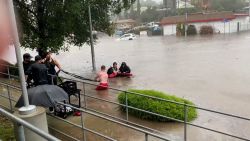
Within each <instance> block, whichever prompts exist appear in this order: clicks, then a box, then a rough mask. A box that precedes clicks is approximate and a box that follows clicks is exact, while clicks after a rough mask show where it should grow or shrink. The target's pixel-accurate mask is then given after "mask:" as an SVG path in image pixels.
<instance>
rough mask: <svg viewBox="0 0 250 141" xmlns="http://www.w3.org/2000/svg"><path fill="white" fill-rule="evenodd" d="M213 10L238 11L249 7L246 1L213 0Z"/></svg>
mask: <svg viewBox="0 0 250 141" xmlns="http://www.w3.org/2000/svg"><path fill="white" fill-rule="evenodd" d="M211 4H212V5H211V8H212V9H214V10H219V11H237V10H241V9H242V8H243V7H245V6H247V3H246V1H245V0H213V1H212V3H211Z"/></svg>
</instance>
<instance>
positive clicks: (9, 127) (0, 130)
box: [0, 115, 15, 141]
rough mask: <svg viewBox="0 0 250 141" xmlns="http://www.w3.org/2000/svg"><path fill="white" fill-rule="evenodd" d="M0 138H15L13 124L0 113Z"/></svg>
mask: <svg viewBox="0 0 250 141" xmlns="http://www.w3.org/2000/svg"><path fill="white" fill-rule="evenodd" d="M0 123H1V124H0V140H3V141H14V140H15V136H14V127H13V124H12V123H11V122H10V121H9V120H7V119H5V118H3V117H1V115H0Z"/></svg>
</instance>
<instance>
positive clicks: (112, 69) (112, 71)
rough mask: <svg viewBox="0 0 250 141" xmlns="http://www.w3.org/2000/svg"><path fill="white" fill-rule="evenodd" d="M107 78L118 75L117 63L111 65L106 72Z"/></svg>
mask: <svg viewBox="0 0 250 141" xmlns="http://www.w3.org/2000/svg"><path fill="white" fill-rule="evenodd" d="M107 73H108V76H109V78H114V77H116V76H117V75H118V67H117V63H116V62H114V63H113V67H110V68H109V69H108V71H107Z"/></svg>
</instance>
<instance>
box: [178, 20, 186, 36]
mask: <svg viewBox="0 0 250 141" xmlns="http://www.w3.org/2000/svg"><path fill="white" fill-rule="evenodd" d="M176 35H177V36H184V35H185V25H184V23H178V24H177V26H176Z"/></svg>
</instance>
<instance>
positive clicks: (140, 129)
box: [0, 73, 250, 141]
mask: <svg viewBox="0 0 250 141" xmlns="http://www.w3.org/2000/svg"><path fill="white" fill-rule="evenodd" d="M5 75H8V73H7V74H6V73H5ZM62 79H64V80H69V81H74V82H77V84H78V85H81V86H82V93H81V97H83V102H84V103H83V105H82V107H81V108H76V107H73V106H71V105H69V104H64V103H58V104H61V105H64V106H68V107H71V108H73V109H76V110H79V111H81V113H86V114H89V115H92V116H96V117H99V118H101V119H104V120H107V121H110V122H113V123H116V124H119V125H121V126H124V127H127V128H130V129H133V130H135V131H138V132H141V133H144V135H145V141H148V137H149V136H153V137H156V138H158V139H162V140H165V141H169V140H171V139H168V138H166V137H165V136H162V135H166V133H163V132H161V131H158V130H155V129H152V128H149V127H146V126H144V125H141V124H138V123H134V122H131V121H129V110H130V109H133V110H137V111H140V112H145V113H148V114H151V115H155V116H159V117H163V118H166V119H169V120H172V121H175V122H177V123H182V124H183V127H184V128H183V133H184V137H183V139H184V141H187V136H188V133H187V126H188V125H189V126H193V127H197V128H200V129H204V130H206V131H211V132H214V133H218V134H221V135H225V136H228V137H232V138H234V139H239V140H244V141H250V139H249V138H245V137H241V136H237V135H234V134H230V133H227V132H223V131H220V130H217V129H213V128H208V127H205V126H201V125H198V124H194V123H192V122H188V121H187V118H188V117H187V115H188V112H189V110H188V109H189V108H196V109H198V110H202V111H206V112H210V113H214V114H219V115H223V116H227V117H231V118H236V119H240V120H243V121H245V122H250V118H246V117H241V116H237V115H233V114H228V113H224V112H220V111H216V110H211V109H206V108H202V107H198V106H194V105H188V104H185V103H180V102H176V101H171V100H166V99H162V98H158V97H152V96H147V95H144V94H141V93H135V92H130V91H125V90H120V89H116V88H111V87H110V88H109V90H112V91H115V93H116V94H118V93H121V92H123V93H125V95H126V104H121V103H119V102H117V101H111V100H107V99H105V98H100V97H96V96H93V95H91V94H90V93H87V92H86V90H87V88H86V87H88V86H94V87H95V86H97V84H95V83H92V82H87V81H82V80H78V79H72V78H65V77H62ZM0 85H2V86H5V87H7V90H8V96H5V97H4V98H7V99H8V100H9V104H10V107H11V105H12V104H11V102H12V101H13V100H14V99H12V98H11V94H9V88H10V87H11V88H15V89H18V87H15V86H11V85H9V84H8V83H3V82H0ZM128 95H137V96H141V97H147V98H150V99H155V100H158V101H163V102H167V103H172V104H176V105H178V106H183V108H184V111H183V114H184V117H185V118H184V120H179V119H175V118H171V117H167V116H164V115H160V114H157V113H154V112H151V111H146V110H143V109H139V108H136V107H132V106H130V105H129V104H128ZM0 96H1V95H0ZM1 97H3V96H1ZM86 99H94V100H98V101H102V102H106V103H110V104H115V105H118V106H122V107H125V109H126V118H125V119H123V118H120V117H116V116H112V115H110V114H108V113H105V112H101V111H99V110H96V109H93V108H91V107H90V106H88V104H87V100H86ZM11 109H12V108H11ZM49 116H51V117H53V118H56V119H58V120H62V121H64V122H66V123H69V124H71V125H73V126H75V127H78V128H80V129H81V130H82V131H83V134H85V132H86V131H87V132H91V133H93V134H95V135H98V136H101V137H103V138H105V139H106V140H114V139H112V138H110V137H107V136H105V135H103V134H100V133H98V132H96V131H93V130H90V129H87V128H86V127H85V126H84V122H83V117H82V114H81V125H77V124H74V123H72V122H70V121H68V120H65V119H61V118H58V117H55V116H53V115H51V114H49ZM62 134H65V135H66V136H69V135H67V133H62ZM70 137H71V138H72V139H74V137H72V136H70ZM84 141H86V139H85V135H84Z"/></svg>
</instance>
